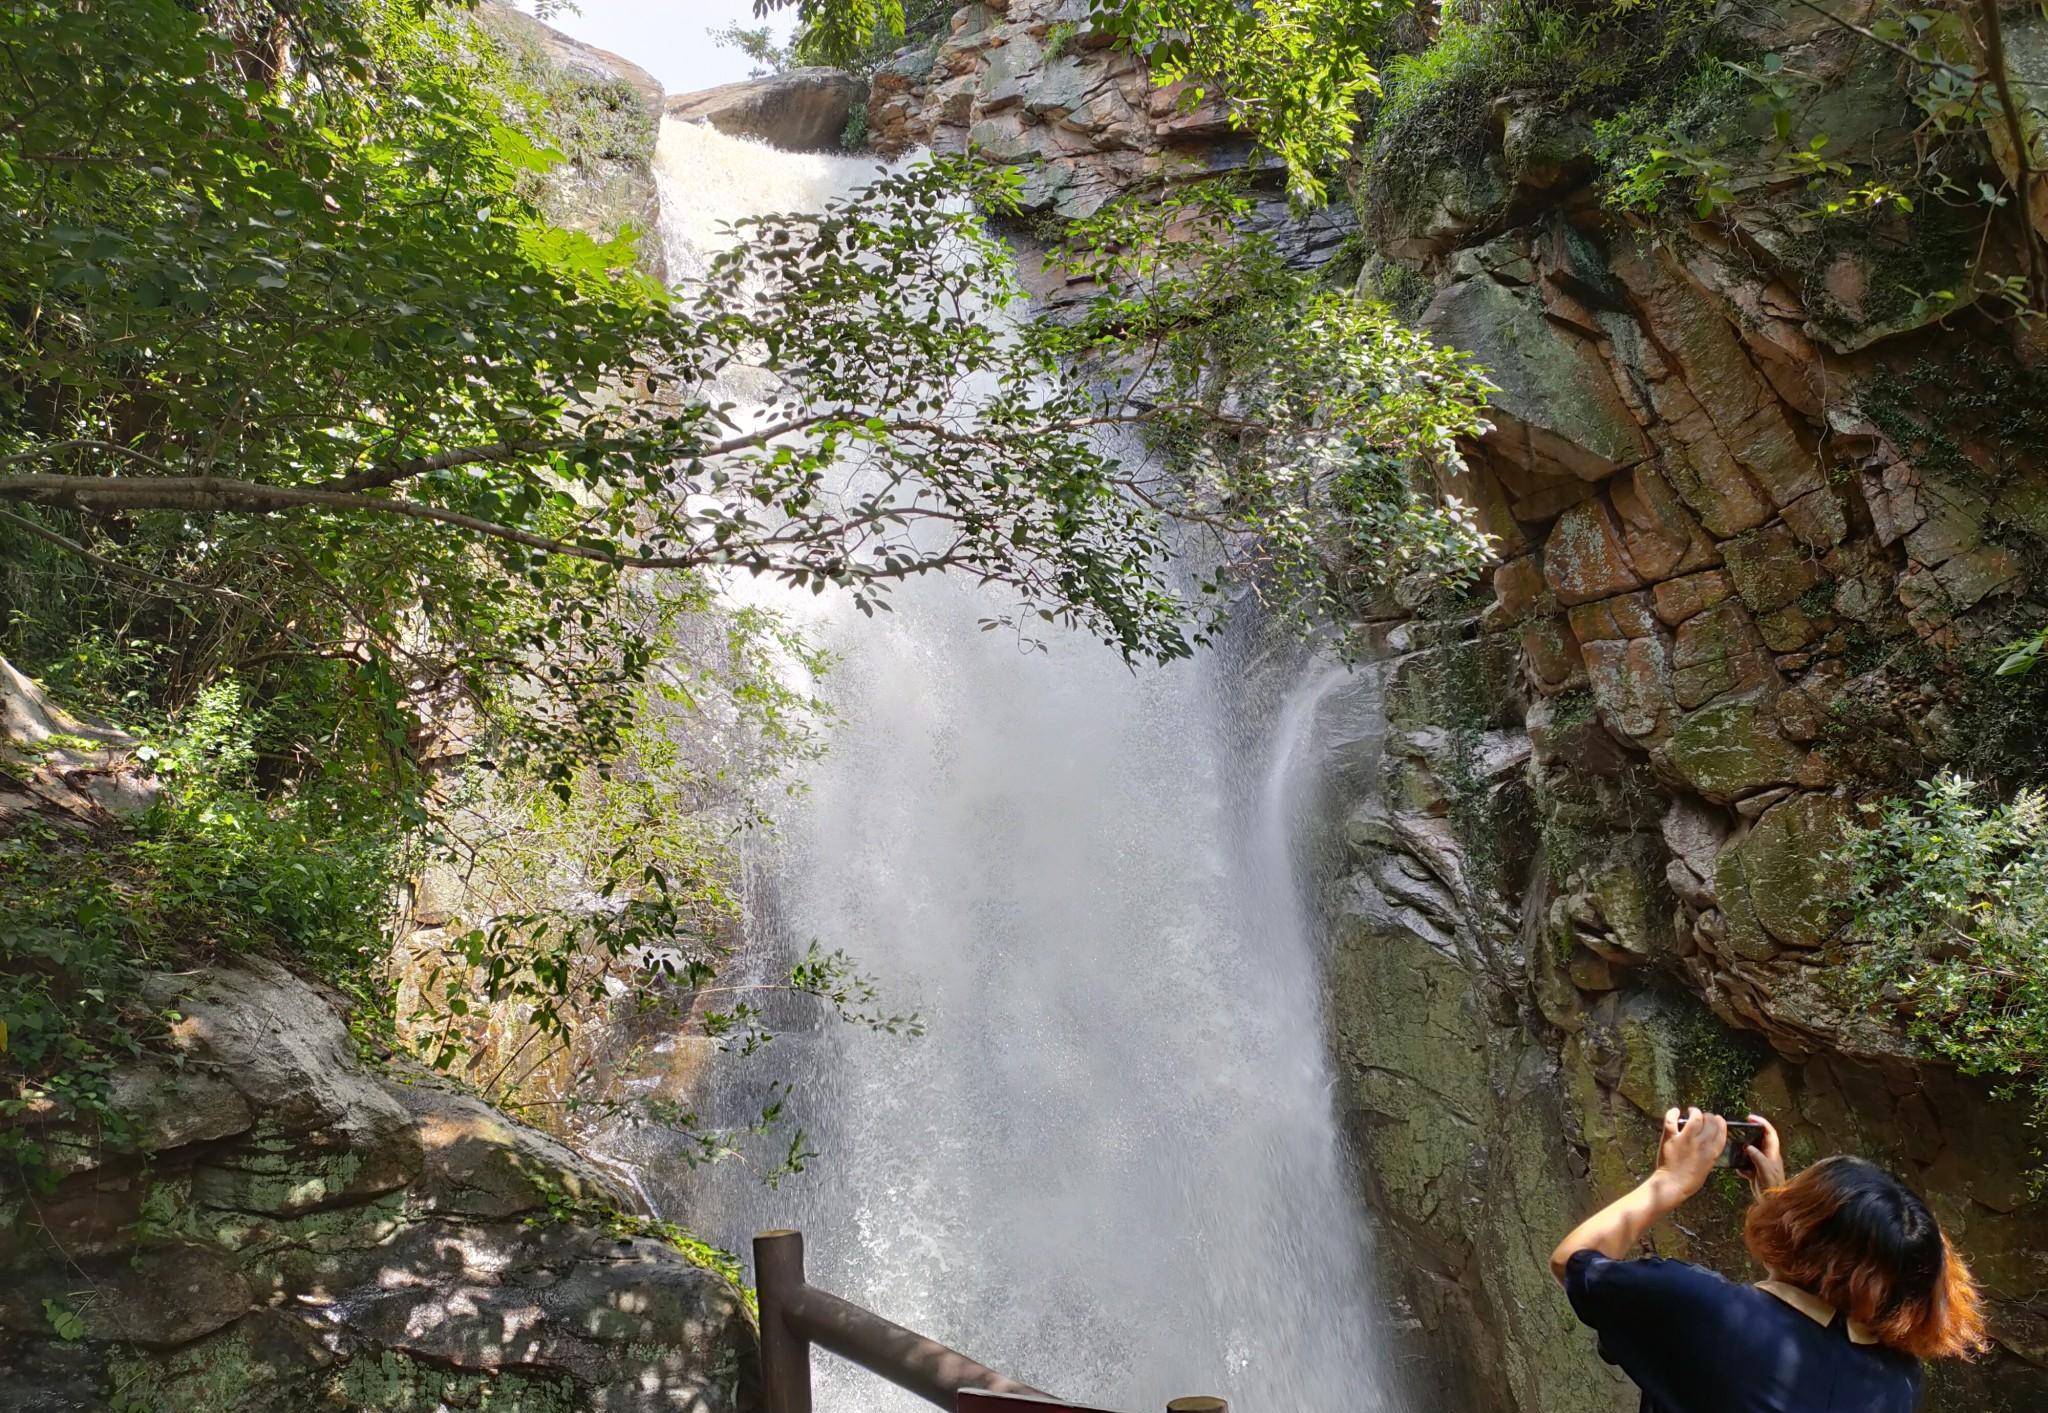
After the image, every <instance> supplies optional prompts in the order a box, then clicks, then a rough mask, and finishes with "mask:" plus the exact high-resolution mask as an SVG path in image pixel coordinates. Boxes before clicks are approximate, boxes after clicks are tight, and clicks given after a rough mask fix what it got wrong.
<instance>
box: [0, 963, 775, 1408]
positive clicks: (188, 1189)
mask: <svg viewBox="0 0 2048 1413" xmlns="http://www.w3.org/2000/svg"><path fill="white" fill-rule="evenodd" d="M148 999H149V1001H150V1003H151V1004H152V1005H157V1006H161V1007H164V1008H167V1009H171V1010H174V1011H175V1012H176V1014H177V1016H178V1019H177V1021H176V1022H175V1024H174V1026H173V1028H172V1041H173V1050H172V1053H171V1054H170V1055H169V1056H168V1057H166V1058H164V1059H160V1060H155V1061H144V1062H137V1063H136V1064H134V1065H132V1066H130V1067H128V1068H126V1069H124V1070H122V1071H121V1072H119V1073H117V1074H116V1075H115V1076H114V1080H113V1105H114V1108H115V1109H116V1111H117V1112H119V1113H120V1114H121V1115H122V1116H123V1117H124V1118H125V1119H126V1120H127V1122H128V1124H129V1130H130V1131H129V1133H128V1134H127V1135H126V1136H125V1137H123V1138H122V1139H120V1140H119V1141H112V1142H110V1141H104V1140H103V1139H102V1137H101V1136H100V1135H98V1134H95V1133H93V1132H90V1131H83V1130H81V1131H79V1132H77V1133H75V1134H68V1135H67V1134H65V1133H62V1132H57V1133H52V1134H49V1135H47V1137H48V1138H49V1140H50V1142H51V1146H52V1149H53V1151H54V1152H55V1154H56V1160H55V1162H54V1163H53V1167H54V1169H55V1174H56V1176H57V1178H58V1181H57V1182H56V1185H55V1186H54V1187H53V1188H52V1189H50V1190H48V1191H43V1192H37V1191H23V1190H15V1191H12V1192H7V1191H0V1267H4V1268H5V1270H6V1279H5V1281H4V1282H0V1407H6V1408H9V1409H19V1410H24V1413H27V1411H28V1410H35V1413H42V1410H50V1413H55V1410H72V1409H80V1410H82V1409H103V1408H120V1409H136V1410H142V1409H148V1410H152V1413H177V1411H178V1410H193V1413H230V1410H246V1411H247V1413H256V1410H263V1413H271V1410H279V1411H280V1413H284V1411H285V1410H314V1409H348V1410H355V1409H388V1410H393V1413H410V1410H415V1409H426V1408H485V1407H487V1408H492V1409H499V1410H525V1413H568V1410H574V1409H589V1410H618V1413H628V1410H631V1411H632V1413H656V1410H684V1409H687V1410H696V1413H715V1411H716V1410H729V1413H739V1410H743V1409H748V1408H752V1407H754V1406H755V1397H756V1394H755V1389H754V1378H755V1360H756V1358H757V1355H756V1353H755V1336H754V1325H753V1316H752V1314H751V1312H750V1311H749V1309H748V1306H747V1302H746V1300H745V1297H744V1293H743V1291H742V1290H741V1289H740V1287H739V1286H738V1285H736V1284H735V1283H734V1282H733V1280H731V1279H730V1278H729V1277H728V1276H727V1275H725V1274H723V1273H721V1272H719V1271H717V1270H713V1269H708V1268H707V1267H705V1266H704V1265H701V1264H699V1263H698V1262H697V1261H695V1260H693V1259H691V1258H690V1257H689V1256H688V1255H686V1254H685V1253H684V1252H682V1251H679V1250H678V1249H676V1247H674V1246H672V1245H671V1244H669V1243H668V1242H667V1241H665V1240H663V1239H661V1237H660V1233H659V1229H658V1228H646V1229H645V1230H646V1234H643V1232H642V1229H641V1225H640V1224H638V1223H635V1222H634V1221H632V1220H631V1219H630V1218H625V1217H620V1218H617V1219H615V1220H609V1221H608V1220H606V1219H605V1218H604V1217H603V1216H602V1215H600V1214H602V1213H607V1212H621V1213H623V1212H627V1211H630V1210H631V1209H630V1207H629V1206H628V1205H627V1204H628V1202H629V1200H630V1199H629V1197H628V1196H627V1195H626V1194H623V1193H621V1192H619V1191H617V1190H615V1189H614V1188H613V1187H612V1186H611V1185H610V1183H609V1182H608V1181H607V1180H606V1179H605V1178H604V1177H603V1176H602V1175H601V1174H599V1173H598V1172H597V1171H596V1170H595V1169H593V1168H592V1167H591V1166H590V1165H589V1164H588V1163H586V1162H584V1161H583V1160H582V1159H581V1158H579V1157H577V1156H576V1155H575V1154H574V1153H572V1152H570V1151H569V1150H568V1149H566V1148H564V1147H562V1146H561V1145H560V1144H558V1143H556V1142H555V1141H554V1140H552V1139H550V1138H547V1137H545V1136H544V1135H541V1134H539V1133H535V1132H533V1131H532V1130H530V1129H526V1128H523V1127H521V1126H519V1125H518V1124H515V1123H513V1122H511V1121H510V1120H508V1119H506V1118H505V1117H504V1116H503V1115H501V1114H499V1113H498V1112H496V1111H495V1110H493V1109H491V1108H489V1107H488V1106H486V1105H484V1104H483V1103H481V1102H479V1101H478V1100H476V1099H474V1098H471V1097H469V1096H467V1095H464V1094H461V1093H459V1092H457V1091H455V1090H454V1089H452V1088H449V1087H446V1086H445V1085H442V1084H439V1083H436V1082H435V1081H433V1080H431V1079H429V1078H428V1077H426V1076H424V1075H420V1074H411V1073H398V1072H392V1073H387V1074H375V1073H371V1072H368V1071H366V1070H365V1069H364V1068H363V1067H362V1065H361V1064H360V1062H359V1061H358V1060H357V1059H356V1051H355V1047H354V1045H353V1044H352V1043H351V1041H350V1039H349V1036H348V1032H347V1030H346V1028H345V1027H344V1025H343V1022H342V1019H341V1016H340V1014H339V1008H338V1006H337V1005H336V1003H335V998H332V997H330V996H327V995H325V994H323V993H322V992H321V991H319V990H318V989H317V988H315V987H313V986H311V985H309V984H308V983H306V982H304V981H301V980H300V979H298V978H297V977H294V976H293V975H291V974H290V973H289V972H286V971H285V970H284V969H282V968H281V967H278V966H277V965H275V964H274V963H268V962H265V961H262V960H261V959H253V958H252V959H249V960H247V961H245V962H243V963H240V964H237V965H232V966H227V967H221V968H214V969H209V970H208V972H207V973H206V974H205V975H204V977H203V979H201V978H198V977H194V976H174V975H163V976H160V977H157V978H156V979H155V980H154V981H153V982H152V983H151V990H150V993H149V996H148Z"/></svg>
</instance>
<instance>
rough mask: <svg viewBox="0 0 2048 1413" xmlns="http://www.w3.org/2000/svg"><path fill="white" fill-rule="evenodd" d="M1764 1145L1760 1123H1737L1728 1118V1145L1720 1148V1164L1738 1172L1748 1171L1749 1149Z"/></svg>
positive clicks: (1762, 1127) (1762, 1129)
mask: <svg viewBox="0 0 2048 1413" xmlns="http://www.w3.org/2000/svg"><path fill="white" fill-rule="evenodd" d="M1763 1146H1764V1126H1763V1125H1762V1124H1751V1123H1737V1122H1736V1121H1735V1120H1733V1119H1730V1120H1728V1146H1727V1147H1726V1148H1723V1149H1722V1150H1721V1162H1720V1166H1722V1167H1724V1168H1733V1169H1735V1171H1736V1172H1738V1173H1746V1172H1748V1171H1749V1151H1748V1150H1750V1149H1751V1148H1762V1147H1763Z"/></svg>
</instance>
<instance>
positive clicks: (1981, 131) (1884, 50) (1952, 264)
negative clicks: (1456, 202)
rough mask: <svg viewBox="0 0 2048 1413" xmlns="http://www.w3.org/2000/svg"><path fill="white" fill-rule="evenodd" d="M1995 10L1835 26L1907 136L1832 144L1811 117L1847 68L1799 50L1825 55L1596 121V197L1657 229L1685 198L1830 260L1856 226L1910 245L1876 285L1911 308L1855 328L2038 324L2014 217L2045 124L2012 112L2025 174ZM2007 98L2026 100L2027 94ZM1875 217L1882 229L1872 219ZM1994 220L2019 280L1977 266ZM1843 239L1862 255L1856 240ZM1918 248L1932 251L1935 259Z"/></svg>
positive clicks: (1654, 97) (1914, 12)
mask: <svg viewBox="0 0 2048 1413" xmlns="http://www.w3.org/2000/svg"><path fill="white" fill-rule="evenodd" d="M1995 13H1996V12H1995V9H1993V7H1990V6H1988V5H1986V6H1974V7H1955V8H1926V7H1919V6H1914V5H1911V4H1899V3H1893V4H1887V5H1883V6H1880V7H1878V8H1877V10H1876V11H1875V12H1874V13H1873V14H1872V15H1871V16H1869V17H1868V18H1867V19H1866V20H1865V21H1864V22H1862V23H1858V22H1857V21H1854V20H1851V19H1848V18H1841V19H1838V20H1836V21H1835V23H1836V25H1837V26H1838V28H1839V31H1840V35H1841V37H1842V38H1843V40H1845V41H1846V43H1847V44H1848V45H1849V46H1850V53H1851V55H1852V56H1853V57H1861V58H1863V59H1865V60H1866V61H1867V62H1870V63H1873V64H1882V65H1884V66H1885V67H1887V68H1889V69H1892V70H1893V71H1895V72H1896V73H1897V74H1898V75H1899V80H1900V85H1901V95H1900V96H1901V98H1902V99H1904V100H1907V101H1909V102H1910V105H1911V109H1912V111H1913V112H1914V113H1915V115H1916V117H1917V121H1916V122H1915V123H1914V124H1912V125H1911V128H1910V131H1907V130H1906V129H1905V128H1903V127H1902V128H1901V129H1900V130H1899V131H1898V132H1895V133H1883V132H1880V133H1877V134H1864V133H1858V134H1852V135H1850V136H1853V137H1855V138H1856V145H1855V146H1854V147H1847V146H1845V145H1844V144H1840V143H1836V142H1835V141H1834V139H1835V137H1837V136H1838V134H1831V133H1829V132H1828V131H1826V130H1825V129H1824V128H1821V127H1818V126H1816V125H1815V123H1814V120H1813V118H1812V114H1813V113H1815V112H1816V111H1824V110H1825V104H1826V100H1827V99H1828V98H1829V97H1831V96H1832V90H1834V89H1835V88H1836V87H1838V86H1839V85H1840V84H1841V83H1843V82H1844V79H1843V77H1842V75H1843V73H1845V72H1849V71H1850V70H1849V68H1848V67H1847V66H1844V65H1842V64H1841V63H1840V62H1839V56H1840V55H1841V53H1842V52H1843V51H1842V49H1841V48H1840V47H1839V46H1815V47H1814V48H1813V49H1812V50H1810V51H1809V52H1810V53H1818V54H1821V55H1824V56H1827V57H1828V61H1829V62H1828V63H1824V64H1823V66H1822V67H1821V69H1819V70H1817V71H1807V70H1804V69H1802V68H1800V67H1799V66H1798V60H1799V58H1800V55H1799V53H1798V52H1797V51H1794V52H1793V53H1792V54H1791V56H1790V58H1789V60H1788V55H1787V54H1783V53H1775V52H1774V53H1767V54H1763V55H1760V56H1757V57H1755V58H1754V60H1752V61H1749V62H1743V63H1736V62H1732V61H1731V62H1726V63H1725V64H1724V65H1723V70H1724V71H1723V72H1721V73H1713V72H1704V73H1702V74H1700V75H1698V76H1696V77H1695V80H1694V81H1693V82H1692V83H1690V84H1687V85H1686V86H1685V87H1684V88H1682V89H1680V90H1679V91H1677V92H1676V93H1675V94H1671V93H1662V92H1656V91H1652V92H1651V93H1649V94H1648V95H1647V96H1645V97H1644V98H1642V99H1641V100H1640V101H1638V102H1637V103H1636V104H1635V105H1634V106H1633V107H1632V108H1631V109H1629V110H1627V111H1625V112H1622V113H1619V114H1617V115H1616V116H1615V117H1613V118H1612V119H1610V120H1608V121H1607V122H1606V123H1605V124H1603V125H1602V128H1601V131H1600V133H1599V136H1598V145H1599V148H1600V153H1601V157H1602V162H1603V167H1604V170H1605V177H1606V181H1605V183H1604V187H1605V191H1604V196H1605V199H1606V201H1607V203H1608V204H1609V205H1610V206H1611V207H1613V208H1614V209H1616V210H1619V211H1623V212H1627V213H1630V214H1632V215H1634V216H1636V217H1637V218H1639V219H1641V220H1643V221H1645V222H1646V223H1649V224H1653V225H1654V224H1660V223H1662V222H1663V220H1667V219H1668V218H1669V217H1670V216H1671V215H1672V214H1673V211H1674V208H1675V207H1676V206H1678V205H1679V204H1680V195H1681V193H1682V197H1683V203H1684V204H1686V205H1689V206H1690V208H1691V212H1690V214H1691V215H1692V216H1694V217H1697V218H1699V219H1706V218H1708V217H1712V216H1715V215H1723V216H1739V217H1740V218H1741V219H1743V220H1744V221H1746V222H1748V223H1750V224H1751V225H1753V226H1755V225H1761V226H1767V227H1773V228H1776V229H1777V230H1778V231H1779V232H1780V233H1781V238H1791V239H1794V240H1805V241H1808V242H1809V243H1816V242H1817V243H1819V244H1821V245H1822V246H1823V247H1824V248H1827V249H1832V248H1834V247H1835V246H1836V245H1837V244H1839V243H1840V242H1841V241H1842V240H1843V239H1844V233H1842V232H1840V231H1836V230H1833V229H1831V227H1832V226H1833V224H1834V223H1836V222H1838V221H1839V220H1840V219H1841V218H1844V217H1848V218H1854V220H1855V223H1856V225H1858V226H1861V227H1862V228H1863V230H1864V231H1865V232H1866V233H1867V232H1868V231H1870V230H1871V228H1872V227H1873V226H1876V228H1877V229H1878V231H1879V235H1878V239H1879V241H1880V242H1882V243H1884V244H1889V245H1909V244H1910V245H1912V246H1914V247H1915V248H1916V249H1915V258H1914V259H1913V261H1912V263H1913V264H1914V265H1915V266H1916V267H1920V268H1915V269H1912V270H1910V271H1905V272H1896V271H1894V270H1891V269H1885V270H1883V271H1882V278H1878V279H1874V280H1873V283H1874V284H1875V285H1877V286H1878V288H1879V289H1880V290H1881V291H1882V290H1887V289H1894V288H1896V289H1899V290H1901V291H1903V293H1904V294H1905V295H1906V296H1907V298H1906V299H1905V300H1904V301H1901V302H1900V304H1899V307H1898V309H1896V310H1890V311H1882V312H1878V313H1875V314H1873V313H1871V312H1870V311H1858V313H1859V316H1860V319H1861V321H1862V322H1876V321H1877V320H1881V319H1883V318H1886V317H1892V316H1894V315H1896V314H1898V313H1907V312H1909V313H1910V314H1911V316H1912V317H1915V318H1919V317H1924V316H1926V315H1928V314H1930V313H1941V312H1946V311H1948V310H1951V309H1956V308H1960V307H1962V306H1964V305H1967V304H1971V303H1981V304H1983V305H1984V306H1985V307H1988V308H1990V309H1992V310H1993V311H1994V312H1996V313H1998V314H1999V315H2001V316H2008V317H2016V318H2019V319H2020V320H2022V321H2032V320H2034V319H2036V318H2038V317H2040V310H2039V307H2038V304H2039V298H2040V291H2039V290H2038V289H2037V288H2036V287H2035V286H2036V284H2037V283H2038V281H2037V278H2036V277H2035V275H2034V273H2033V272H2034V271H2036V270H2038V268H2039V265H2040V261H2039V254H2038V251H2039V237H2038V236H2037V234H2036V233H2035V232H2034V231H2033V230H2032V229H2031V227H2030V226H2029V225H2028V222H2027V221H2026V220H2025V219H2024V217H2025V216H2026V214H2027V212H2026V210H2025V208H2026V207H2027V206H2028V198H2027V196H2026V195H2025V194H2024V193H2023V192H2022V191H2021V190H2020V188H2019V187H2018V186H2016V185H2015V184H2014V183H2015V181H2016V180H2017V173H2018V172H2019V171H2020V170H2022V169H2023V166H2024V168H2025V169H2038V167H2039V166H2040V163H2041V160H2042V156H2043V149H2042V142H2041V133H2042V131H2043V118H2042V114H2041V110H2040V108H2039V106H2038V104H2037V102H2036V101H2035V100H2033V99H2031V98H2027V97H2021V98H2018V99H2016V100H2015V102H2016V104H2017V105H2018V107H2019V108H2020V109H2023V110H2024V113H2023V115H2022V116H2021V117H2020V118H2019V121H2020V123H2021V125H2022V127H2023V129H2024V130H2025V131H2026V132H2027V134H2028V137H2027V139H2026V144H2027V146H2028V147H2029V149H2030V150H2031V157H2030V158H2029V159H2028V161H2027V162H2026V163H2024V164H2021V163H2019V162H2016V161H2015V160H2014V159H2013V157H2012V155H2011V154H2012V152H2013V149H2014V146H2015V144H2014V142H2013V140H2012V137H2013V129H2012V124H2013V122H2014V118H2013V116H2012V115H2009V114H2008V113H2007V112H2006V111H2005V109H2004V106H2003V104H2002V103H2001V100H2000V97H1999V85H1998V79H1999V75H1998V74H1997V72H1996V70H1995V66H1994V65H1993V64H1992V62H1991V59H1990V56H1991V54H1992V53H1993V52H1994V47H1993V45H1992V43H1991V30H1990V21H1991V20H1992V19H1995ZM1858 51H1860V54H1859V53H1858ZM1738 79H1739V80H1740V82H1739V84H1738V83H1736V82H1735V81H1736V80H1738ZM1849 81H1850V82H1853V81H1854V80H1853V79H1851V80H1849ZM2016 88H2017V89H2018V90H2019V91H2021V92H2022V93H2024V89H2025V85H2016ZM1738 94H1739V95H1740V96H1741V98H1742V100H1743V101H1742V102H1741V103H1740V104H1738V103H1737V102H1736V101H1735V100H1736V99H1737V97H1738ZM1743 109H1747V110H1749V113H1748V115H1747V116H1744V114H1743V112H1742V110H1743ZM1838 149H1839V151H1838ZM1930 213H1931V219H1932V221H1933V223H1934V225H1935V227H1936V229H1935V230H1934V231H1933V232H1932V233H1931V234H1930V232H1929V231H1928V230H1927V226H1928V224H1929V219H1930ZM1885 216H1888V217H1890V218H1891V219H1890V220H1889V221H1888V222H1882V223H1880V222H1878V220H1877V218H1879V217H1885ZM2015 218H2019V219H2015ZM2001 224H2005V225H2006V228H2007V230H2008V233H2009V234H2010V235H2011V236H2012V237H2013V238H2014V239H2015V243H2016V244H2017V245H2019V246H2020V247H2022V248H2023V249H2024V250H2025V251H2026V254H2025V256H2024V258H2023V261H2022V265H2023V268H2022V269H2021V270H2020V271H2017V272H2015V271H2013V270H2010V269H2004V270H2001V269H1998V268H1995V261H1994V262H1987V259H1986V253H1987V251H1989V250H1990V249H1991V248H1992V247H1991V241H1990V235H1991V232H1992V231H1993V230H1995V229H1997V228H1999V227H2000V226H2001ZM1902 236H1903V237H1904V238H1903V239H1902V238H1901V237H1902ZM1847 239H1848V240H1849V241H1850V243H1851V244H1856V243H1858V242H1857V241H1856V233H1855V231H1854V230H1852V231H1851V232H1849V233H1848V235H1847ZM1929 246H1932V247H1934V248H1935V249H1936V250H1937V251H1938V252H1939V255H1938V256H1937V258H1936V260H1934V261H1932V262H1930V260H1929V259H1928V251H1927V247H1929ZM1820 263H1825V262H1824V261H1823V262H1820ZM1815 283H1817V282H1810V287H1809V289H1808V290H1807V291H1805V292H1806V293H1807V294H1808V296H1809V302H1810V303H1811V302H1813V300H1812V297H1813V296H1815V295H1817V294H1821V293H1823V291H1822V290H1821V289H1818V288H1814V287H1811V286H1812V284H1815ZM1822 312H1823V314H1825V311H1822Z"/></svg>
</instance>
